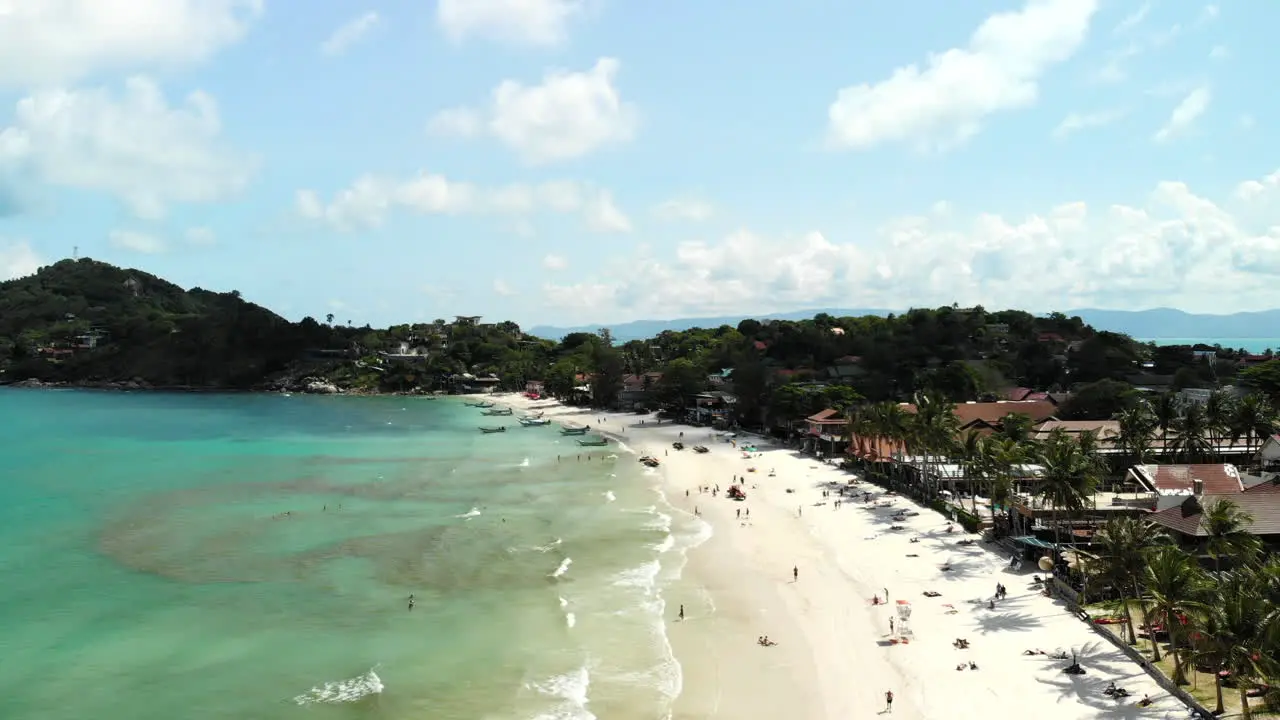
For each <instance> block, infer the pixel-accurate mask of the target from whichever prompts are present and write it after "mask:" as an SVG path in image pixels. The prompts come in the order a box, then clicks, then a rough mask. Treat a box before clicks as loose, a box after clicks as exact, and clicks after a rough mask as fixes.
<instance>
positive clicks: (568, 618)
mask: <svg viewBox="0 0 1280 720" xmlns="http://www.w3.org/2000/svg"><path fill="white" fill-rule="evenodd" d="M564 624H565V625H567V626H568V627H569V629H570V630H572V629H573V626H574V625H577V624H578V616H576V615H574V614H573V613H571V612H568V613H565V614H564Z"/></svg>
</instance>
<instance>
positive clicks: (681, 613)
mask: <svg viewBox="0 0 1280 720" xmlns="http://www.w3.org/2000/svg"><path fill="white" fill-rule="evenodd" d="M680 619H681V620H684V605H681V606H680Z"/></svg>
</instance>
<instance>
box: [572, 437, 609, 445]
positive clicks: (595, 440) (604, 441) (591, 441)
mask: <svg viewBox="0 0 1280 720" xmlns="http://www.w3.org/2000/svg"><path fill="white" fill-rule="evenodd" d="M578 444H579V445H581V446H582V447H604V446H605V445H608V444H609V438H605V437H588V438H582V439H581V440H579V441H578Z"/></svg>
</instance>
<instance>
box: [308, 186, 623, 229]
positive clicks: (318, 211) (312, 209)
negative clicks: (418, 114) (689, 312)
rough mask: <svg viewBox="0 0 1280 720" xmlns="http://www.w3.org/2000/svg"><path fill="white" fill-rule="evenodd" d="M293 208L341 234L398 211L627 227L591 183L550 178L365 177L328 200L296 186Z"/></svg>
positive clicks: (608, 197) (607, 198) (615, 208)
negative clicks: (502, 181) (563, 217)
mask: <svg viewBox="0 0 1280 720" xmlns="http://www.w3.org/2000/svg"><path fill="white" fill-rule="evenodd" d="M295 209H296V211H297V213H298V214H299V215H300V216H302V217H303V218H305V219H306V220H309V221H313V222H319V223H323V224H325V225H328V226H329V227H331V228H333V229H335V230H339V231H344V232H350V231H356V230H368V229H372V228H377V227H380V226H382V225H383V224H384V223H385V222H386V221H387V219H388V217H390V216H391V215H392V214H393V213H396V212H400V211H405V212H412V213H416V214H419V215H489V216H500V217H506V218H514V219H524V218H528V217H529V216H532V215H534V214H536V213H540V212H550V213H558V214H577V215H580V216H581V218H582V220H583V222H584V224H585V225H586V227H587V228H588V229H590V230H593V231H596V232H626V231H629V230H630V229H631V221H630V219H629V218H628V217H627V216H626V214H625V213H623V212H622V210H621V209H620V208H618V206H617V204H616V203H615V202H614V200H613V195H612V194H611V193H610V192H609V191H607V190H603V189H600V188H596V187H593V186H591V185H586V184H582V183H577V182H568V181H552V182H545V183H541V184H536V185H533V184H529V185H520V184H517V185H506V186H502V187H494V188H489V187H482V186H479V185H475V184H473V183H469V182H464V181H457V180H451V179H449V178H447V177H445V176H444V175H436V174H432V173H427V172H423V173H420V174H418V175H417V176H414V177H412V178H408V179H400V178H391V177H383V176H376V175H365V176H363V177H361V178H359V179H357V180H356V181H355V182H354V183H352V184H351V186H350V187H348V188H345V189H343V190H340V191H339V192H338V193H336V194H335V195H334V196H333V198H332V199H330V200H328V201H326V200H324V199H323V198H321V196H320V194H319V193H318V192H316V191H314V190H299V191H298V193H297V197H296V207H295Z"/></svg>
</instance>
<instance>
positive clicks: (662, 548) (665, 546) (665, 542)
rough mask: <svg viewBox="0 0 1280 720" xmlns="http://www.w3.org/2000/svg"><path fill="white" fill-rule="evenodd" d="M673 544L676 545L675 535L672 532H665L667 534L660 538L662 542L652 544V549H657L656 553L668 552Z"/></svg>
mask: <svg viewBox="0 0 1280 720" xmlns="http://www.w3.org/2000/svg"><path fill="white" fill-rule="evenodd" d="M675 546H676V536H675V535H674V534H672V533H667V536H666V537H664V538H662V542H660V543H658V544H657V545H654V546H653V549H654V550H657V551H658V554H659V555H661V554H663V553H666V552H669V551H670V550H671V548H673V547H675Z"/></svg>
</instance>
